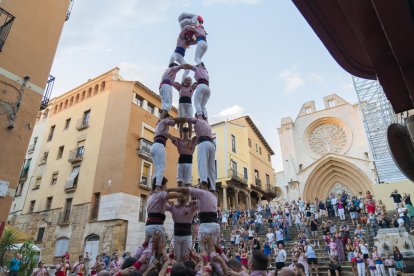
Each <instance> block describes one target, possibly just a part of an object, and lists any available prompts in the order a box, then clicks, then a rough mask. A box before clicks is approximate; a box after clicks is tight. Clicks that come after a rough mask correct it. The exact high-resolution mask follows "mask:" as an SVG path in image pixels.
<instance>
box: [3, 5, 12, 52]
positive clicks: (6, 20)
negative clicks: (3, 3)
mask: <svg viewBox="0 0 414 276" xmlns="http://www.w3.org/2000/svg"><path fill="white" fill-rule="evenodd" d="M14 18H15V17H14V15H12V14H10V13H8V12H7V11H6V10H4V9H2V8H0V19H1V21H2V22H1V26H0V52H1V51H2V50H3V47H4V44H5V43H6V39H7V36H8V35H9V32H10V29H11V27H12V25H13V21H14Z"/></svg>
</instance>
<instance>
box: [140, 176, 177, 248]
mask: <svg viewBox="0 0 414 276" xmlns="http://www.w3.org/2000/svg"><path fill="white" fill-rule="evenodd" d="M167 182H168V180H167V178H165V177H163V179H162V182H161V185H156V182H155V178H154V179H153V180H152V190H151V193H150V195H149V197H148V201H147V221H146V223H145V242H144V245H143V246H144V247H147V245H148V243H149V241H150V239H151V237H152V236H153V235H154V233H155V232H158V233H161V234H162V235H163V234H164V233H165V230H164V221H165V210H166V203H167V200H170V199H173V198H180V197H183V194H181V193H170V191H168V190H167Z"/></svg>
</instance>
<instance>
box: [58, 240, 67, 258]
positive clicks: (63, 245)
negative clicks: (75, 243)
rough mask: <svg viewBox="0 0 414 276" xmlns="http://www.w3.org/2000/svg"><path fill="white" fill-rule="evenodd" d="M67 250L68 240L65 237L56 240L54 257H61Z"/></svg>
mask: <svg viewBox="0 0 414 276" xmlns="http://www.w3.org/2000/svg"><path fill="white" fill-rule="evenodd" d="M68 249H69V239H68V238H67V237H61V238H59V239H57V240H56V245H55V257H61V256H63V255H64V254H65V253H66V252H68Z"/></svg>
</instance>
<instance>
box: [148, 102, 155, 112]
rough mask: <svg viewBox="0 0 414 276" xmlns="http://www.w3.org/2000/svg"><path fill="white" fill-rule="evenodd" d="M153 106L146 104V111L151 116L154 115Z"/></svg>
mask: <svg viewBox="0 0 414 276" xmlns="http://www.w3.org/2000/svg"><path fill="white" fill-rule="evenodd" d="M154 110H155V106H154V105H153V104H150V103H148V104H147V111H148V112H149V113H151V114H154Z"/></svg>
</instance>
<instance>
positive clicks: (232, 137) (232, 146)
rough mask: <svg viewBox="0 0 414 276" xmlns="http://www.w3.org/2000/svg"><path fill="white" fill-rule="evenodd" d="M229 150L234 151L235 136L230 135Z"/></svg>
mask: <svg viewBox="0 0 414 276" xmlns="http://www.w3.org/2000/svg"><path fill="white" fill-rule="evenodd" d="M231 151H232V152H236V137H235V136H234V135H233V134H232V135H231Z"/></svg>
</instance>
